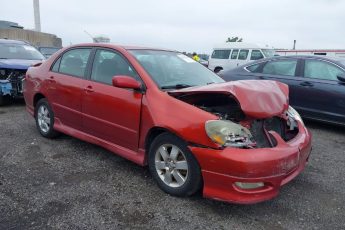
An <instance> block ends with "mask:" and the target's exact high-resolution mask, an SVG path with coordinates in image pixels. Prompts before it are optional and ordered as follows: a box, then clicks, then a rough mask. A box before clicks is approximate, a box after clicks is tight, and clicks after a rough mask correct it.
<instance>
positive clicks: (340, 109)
mask: <svg viewBox="0 0 345 230" xmlns="http://www.w3.org/2000/svg"><path fill="white" fill-rule="evenodd" d="M219 75H220V76H221V77H222V78H223V79H224V80H226V81H233V80H245V79H265V80H276V81H280V82H283V83H286V84H287V85H289V88H290V104H291V105H292V106H293V107H294V108H295V109H296V110H298V112H300V114H301V115H302V117H304V118H307V119H313V120H319V121H324V122H329V123H335V124H341V125H345V59H338V58H328V57H327V58H326V57H319V56H285V57H272V58H267V59H261V60H259V61H255V62H251V63H248V64H246V65H243V66H240V67H238V68H236V69H233V70H229V71H226V72H221V73H220V74H219Z"/></svg>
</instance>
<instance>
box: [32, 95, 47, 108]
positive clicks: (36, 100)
mask: <svg viewBox="0 0 345 230" xmlns="http://www.w3.org/2000/svg"><path fill="white" fill-rule="evenodd" d="M42 98H46V97H45V96H44V95H43V94H42V93H36V94H35V96H34V100H33V106H34V108H35V107H36V105H37V102H38V101H39V100H41V99H42Z"/></svg>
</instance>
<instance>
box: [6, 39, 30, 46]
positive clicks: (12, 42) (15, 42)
mask: <svg viewBox="0 0 345 230" xmlns="http://www.w3.org/2000/svg"><path fill="white" fill-rule="evenodd" d="M0 43H2V44H23V45H24V44H26V45H27V44H28V43H27V42H25V41H20V40H11V39H2V38H0Z"/></svg>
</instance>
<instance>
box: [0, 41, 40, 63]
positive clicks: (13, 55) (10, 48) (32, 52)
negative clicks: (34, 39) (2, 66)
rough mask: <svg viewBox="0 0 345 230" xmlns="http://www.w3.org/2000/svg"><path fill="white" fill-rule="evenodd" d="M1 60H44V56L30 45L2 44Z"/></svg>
mask: <svg viewBox="0 0 345 230" xmlns="http://www.w3.org/2000/svg"><path fill="white" fill-rule="evenodd" d="M0 59H25V60H43V59H44V56H43V55H42V54H41V53H40V52H39V51H38V50H36V49H35V48H34V47H32V46H30V45H24V44H0Z"/></svg>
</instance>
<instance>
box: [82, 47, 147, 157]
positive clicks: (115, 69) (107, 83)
mask: <svg viewBox="0 0 345 230" xmlns="http://www.w3.org/2000/svg"><path fill="white" fill-rule="evenodd" d="M93 59H94V60H93V64H92V70H91V74H90V76H89V78H90V79H89V80H88V81H87V85H86V87H85V89H84V92H83V97H82V112H83V119H82V121H83V129H84V132H86V133H88V134H90V135H92V136H95V137H97V138H100V139H102V140H105V141H108V142H110V143H113V144H116V145H119V146H122V147H125V148H128V149H131V150H134V151H136V150H137V149H138V139H139V125H140V111H141V99H142V96H143V95H142V93H140V92H136V91H133V90H131V89H122V88H117V87H114V86H113V85H112V77H113V76H115V75H126V76H130V77H133V78H134V79H136V80H137V81H141V79H140V77H139V76H138V74H137V73H136V72H135V70H134V68H133V67H132V66H131V65H130V64H129V62H128V61H127V60H126V59H125V57H123V56H122V55H121V54H120V53H119V52H117V51H115V50H112V49H97V51H96V53H95V55H94V58H93Z"/></svg>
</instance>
